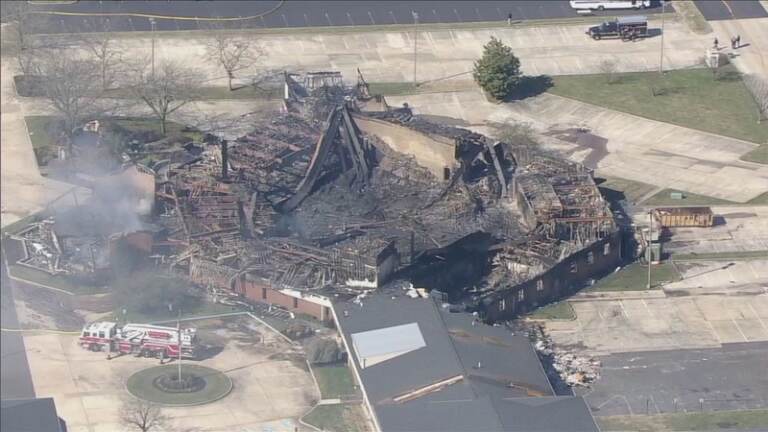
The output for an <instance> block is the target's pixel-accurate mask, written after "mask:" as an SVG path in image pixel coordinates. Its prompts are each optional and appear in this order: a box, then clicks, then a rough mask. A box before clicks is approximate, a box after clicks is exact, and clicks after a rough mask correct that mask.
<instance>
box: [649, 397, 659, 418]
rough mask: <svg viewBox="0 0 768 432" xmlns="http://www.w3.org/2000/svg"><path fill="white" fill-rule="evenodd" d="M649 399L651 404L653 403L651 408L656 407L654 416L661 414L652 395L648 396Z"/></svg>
mask: <svg viewBox="0 0 768 432" xmlns="http://www.w3.org/2000/svg"><path fill="white" fill-rule="evenodd" d="M649 397H650V398H651V402H653V406H655V407H656V414H661V410H660V409H659V405H657V404H656V399H654V398H653V395H649Z"/></svg>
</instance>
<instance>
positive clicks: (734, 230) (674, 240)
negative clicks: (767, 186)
mask: <svg viewBox="0 0 768 432" xmlns="http://www.w3.org/2000/svg"><path fill="white" fill-rule="evenodd" d="M712 212H713V213H714V214H715V215H716V216H717V219H716V221H717V224H716V225H715V226H713V227H709V228H674V229H671V230H670V232H671V235H672V236H671V238H670V241H669V242H667V243H665V244H664V247H665V249H666V251H667V252H669V253H672V254H707V253H709V254H711V253H723V252H746V251H768V207H749V208H744V207H720V206H716V207H712ZM766 271H767V272H768V270H766ZM766 277H768V274H766Z"/></svg>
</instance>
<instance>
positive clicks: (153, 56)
mask: <svg viewBox="0 0 768 432" xmlns="http://www.w3.org/2000/svg"><path fill="white" fill-rule="evenodd" d="M149 24H150V25H151V26H152V79H153V80H154V79H155V19H154V18H149Z"/></svg>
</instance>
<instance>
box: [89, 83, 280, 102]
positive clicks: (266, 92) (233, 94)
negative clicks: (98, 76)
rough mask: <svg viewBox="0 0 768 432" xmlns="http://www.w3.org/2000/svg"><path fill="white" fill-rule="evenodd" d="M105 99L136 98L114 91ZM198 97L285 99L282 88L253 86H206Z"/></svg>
mask: <svg viewBox="0 0 768 432" xmlns="http://www.w3.org/2000/svg"><path fill="white" fill-rule="evenodd" d="M104 97H108V98H115V99H133V98H135V96H134V95H133V94H132V93H131V92H130V91H128V90H127V89H119V88H118V89H112V90H108V91H107V92H106V93H104ZM197 97H198V98H199V99H201V100H224V99H268V100H273V99H280V98H282V97H283V88H282V87H274V86H273V87H265V88H263V89H255V88H254V87H253V86H235V90H230V89H229V87H226V86H206V87H199V88H198V89H197Z"/></svg>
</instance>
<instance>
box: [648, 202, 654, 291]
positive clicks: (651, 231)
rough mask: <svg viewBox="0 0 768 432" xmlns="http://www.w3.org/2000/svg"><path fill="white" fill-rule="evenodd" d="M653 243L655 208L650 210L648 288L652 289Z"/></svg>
mask: <svg viewBox="0 0 768 432" xmlns="http://www.w3.org/2000/svg"><path fill="white" fill-rule="evenodd" d="M652 244H653V209H650V210H648V287H647V288H648V289H651V259H652V258H651V245H652Z"/></svg>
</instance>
